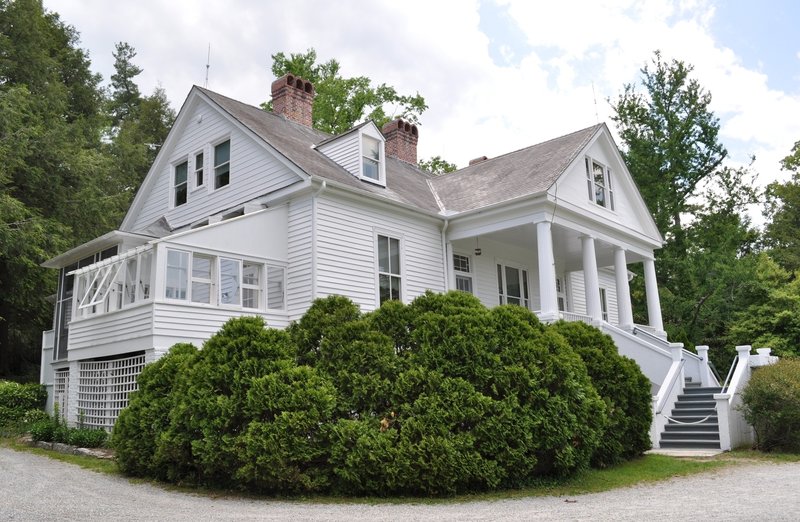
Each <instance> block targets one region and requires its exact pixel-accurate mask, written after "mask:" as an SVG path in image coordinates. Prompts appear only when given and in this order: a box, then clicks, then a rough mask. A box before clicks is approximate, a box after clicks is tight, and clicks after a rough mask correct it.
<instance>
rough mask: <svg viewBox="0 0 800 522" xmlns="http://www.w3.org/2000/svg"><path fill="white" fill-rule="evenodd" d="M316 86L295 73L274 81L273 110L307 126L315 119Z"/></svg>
mask: <svg viewBox="0 0 800 522" xmlns="http://www.w3.org/2000/svg"><path fill="white" fill-rule="evenodd" d="M313 105H314V86H313V85H312V84H311V82H307V81H305V80H303V79H302V78H298V77H297V76H295V75H293V74H286V75H284V76H281V77H280V78H278V79H277V80H275V81H274V82H272V112H274V113H275V114H280V115H282V116H284V117H285V118H286V119H287V120H292V121H294V122H297V123H299V124H301V125H305V126H306V127H311V125H312V123H313V120H312V116H313V111H312V108H313Z"/></svg>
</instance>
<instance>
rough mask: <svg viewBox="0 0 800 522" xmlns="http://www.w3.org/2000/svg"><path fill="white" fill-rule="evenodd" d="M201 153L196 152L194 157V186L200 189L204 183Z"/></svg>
mask: <svg viewBox="0 0 800 522" xmlns="http://www.w3.org/2000/svg"><path fill="white" fill-rule="evenodd" d="M203 174H204V173H203V153H202V152H198V153H197V154H195V156H194V186H195V188H197V187H202V186H203V184H204V183H205V181H206V180H205V178H204V175H203Z"/></svg>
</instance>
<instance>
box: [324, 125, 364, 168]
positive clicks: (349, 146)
mask: <svg viewBox="0 0 800 522" xmlns="http://www.w3.org/2000/svg"><path fill="white" fill-rule="evenodd" d="M359 136H360V133H358V132H351V133H349V134H347V135H345V136H342V137H341V138H339V139H336V140H333V141H331V142H328V143H325V144H324V145H321V146H320V147H319V151H320V152H321V153H323V154H325V155H326V156H328V157H329V158H330V159H332V160H333V161H335V162H336V163H338V164H339V165H341V166H342V167H343V168H344V169H345V170H346V171H347V172H349V173H350V174H352V175H353V176H359V175H361V161H360V160H361V157H360V156H359V147H358V137H359Z"/></svg>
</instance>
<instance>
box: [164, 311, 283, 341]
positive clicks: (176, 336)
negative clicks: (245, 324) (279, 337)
mask: <svg viewBox="0 0 800 522" xmlns="http://www.w3.org/2000/svg"><path fill="white" fill-rule="evenodd" d="M154 312H155V320H154V321H153V347H154V348H155V349H156V352H163V351H166V350H168V349H169V347H170V346H172V345H173V344H175V343H179V342H185V343H192V344H194V345H195V346H197V347H198V348H199V347H201V346H202V345H203V343H204V342H205V341H206V340H208V339H209V338H210V337H211V336H212V335H214V334H215V333H217V331H219V329H220V328H222V325H223V324H225V322H226V321H227V320H228V319H231V318H233V317H242V316H254V315H257V316H261V317H263V318H264V322H265V323H266V325H267V326H268V327H272V328H286V326H287V325H288V324H289V321H288V319H287V314H286V313H282V312H276V313H270V312H256V311H254V310H242V309H225V308H217V307H211V306H198V305H193V304H190V303H164V302H158V303H156V304H155V307H154Z"/></svg>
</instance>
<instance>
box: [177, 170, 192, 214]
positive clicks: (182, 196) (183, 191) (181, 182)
mask: <svg viewBox="0 0 800 522" xmlns="http://www.w3.org/2000/svg"><path fill="white" fill-rule="evenodd" d="M188 169H189V162H188V161H184V162H183V163H180V164H178V165H175V206H176V207H179V206H181V205H183V204H184V203H186V195H187V185H188V183H187V176H188Z"/></svg>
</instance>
